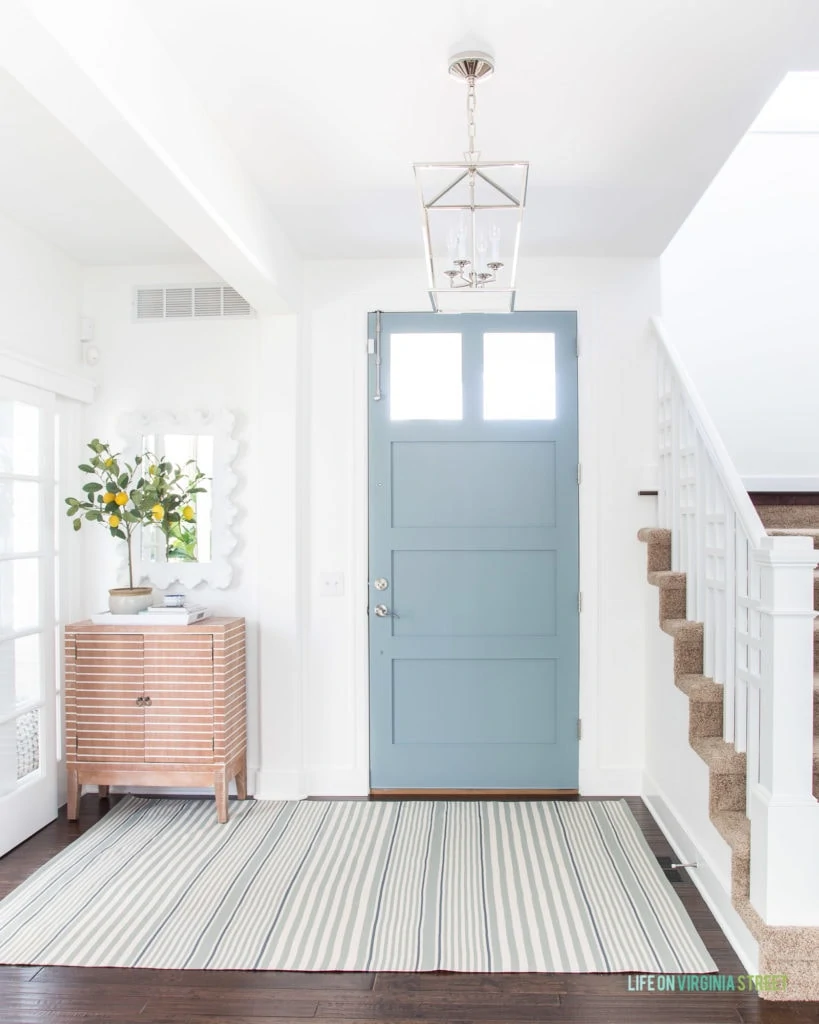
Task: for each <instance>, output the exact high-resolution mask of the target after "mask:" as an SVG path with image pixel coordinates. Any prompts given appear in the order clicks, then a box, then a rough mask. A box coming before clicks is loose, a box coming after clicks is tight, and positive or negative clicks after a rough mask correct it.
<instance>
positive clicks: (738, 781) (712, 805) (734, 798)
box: [708, 772, 745, 816]
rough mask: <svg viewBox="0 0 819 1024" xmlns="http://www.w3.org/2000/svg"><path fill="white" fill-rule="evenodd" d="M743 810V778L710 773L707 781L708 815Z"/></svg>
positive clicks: (742, 776)
mask: <svg viewBox="0 0 819 1024" xmlns="http://www.w3.org/2000/svg"><path fill="white" fill-rule="evenodd" d="M744 810H745V776H744V775H719V774H717V773H716V772H710V774H709V779H708V813H709V814H710V815H711V816H713V815H714V814H717V813H719V811H744Z"/></svg>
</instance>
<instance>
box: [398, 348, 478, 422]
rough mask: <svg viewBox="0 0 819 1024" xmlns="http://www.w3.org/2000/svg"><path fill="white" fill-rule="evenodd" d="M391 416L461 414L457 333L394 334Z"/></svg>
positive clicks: (410, 417)
mask: <svg viewBox="0 0 819 1024" xmlns="http://www.w3.org/2000/svg"><path fill="white" fill-rule="evenodd" d="M388 398H389V401H390V419H392V420H460V419H462V418H463V385H462V383H461V336H460V334H393V335H392V336H391V347H390V386H389V393H388Z"/></svg>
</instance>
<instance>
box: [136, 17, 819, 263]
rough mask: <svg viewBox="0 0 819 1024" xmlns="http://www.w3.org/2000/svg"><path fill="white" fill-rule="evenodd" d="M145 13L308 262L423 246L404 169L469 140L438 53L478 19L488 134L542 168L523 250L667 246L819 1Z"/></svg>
mask: <svg viewBox="0 0 819 1024" xmlns="http://www.w3.org/2000/svg"><path fill="white" fill-rule="evenodd" d="M141 8H142V10H143V12H144V13H145V15H146V17H147V18H148V19H149V21H150V24H151V26H152V28H153V30H154V31H155V33H156V34H157V36H158V37H159V39H160V40H161V42H162V43H163V44H164V46H165V48H166V50H167V52H168V53H169V54H170V55H171V56H172V57H173V58H174V60H175V61H176V62H177V64H178V66H179V67H180V69H181V70H182V72H183V73H184V74H185V75H186V77H187V78H188V80H189V81H190V82H191V84H193V85H194V87H195V88H196V90H197V91H198V92H199V94H200V95H201V96H202V97H203V98H204V99H205V101H206V103H207V106H208V108H209V110H210V112H211V114H212V116H213V118H214V119H215V120H216V122H217V124H218V126H219V128H220V129H221V131H222V132H223V134H224V136H225V137H226V138H227V139H228V140H229V142H230V144H231V145H232V147H233V149H234V151H235V152H236V154H237V155H238V157H239V158H240V160H241V161H242V163H243V164H244V165H245V167H246V168H247V169H248V171H249V172H250V173H251V174H252V176H253V177H254V178H255V179H256V181H257V183H258V185H259V187H260V188H261V190H262V192H263V193H264V195H265V196H266V197H267V199H268V201H269V202H270V204H271V205H272V207H273V209H274V211H275V214H276V216H277V217H278V219H279V220H280V222H281V224H282V226H283V227H284V229H285V230H286V231H287V232H288V233H289V234H290V235H291V238H292V239H293V241H294V242H295V244H296V245H297V247H298V248H299V249H300V250H301V251H302V252H303V253H305V254H306V255H309V256H312V257H345V256H349V257H381V256H401V255H418V254H419V252H420V229H419V223H420V219H419V212H418V208H417V204H416V200H415V194H414V185H413V176H412V170H411V164H412V162H413V161H421V160H446V159H452V158H454V159H460V158H461V152H462V150H463V149H465V148H466V146H465V127H464V101H465V92H464V86H463V84H460V83H457V82H456V81H454V80H452V79H450V78H449V77H448V75H447V74H446V58H447V57H448V55H449V53H450V52H451V49H452V46H453V43H457V41H458V40H459V39H460V38H463V37H464V36H465V34H467V33H473V34H477V37H478V38H482V39H483V40H484V41H485V44H486V46H487V47H488V48H490V49H491V51H492V52H493V53H494V54H495V57H496V59H497V72H496V74H495V76H494V78H492V79H490V80H489V81H488V82H485V83H483V84H482V85H480V86H479V92H478V141H479V148H480V149H481V150H482V152H483V154H484V157H485V158H486V159H528V160H529V161H530V162H531V171H530V191H529V197H528V204H527V213H526V216H525V219H524V232H523V243H522V250H521V251H522V254H525V253H528V254H532V255H535V254H536V255H582V256H586V255H624V256H632V255H646V254H659V253H660V252H661V251H662V250H663V249H664V247H665V246H666V244H667V243H668V241H669V240H670V238H671V237H672V235H673V234H674V232H675V231H676V229H677V228H678V227H679V225H680V223H681V222H682V220H683V219H684V218H685V216H686V215H687V214H688V212H689V211H690V209H691V208H692V206H693V205H694V203H695V202H696V200H697V199H698V198H699V196H700V195H701V194H702V193H703V191H704V190H705V188H706V186H707V185H708V183H709V181H710V180H711V179H712V178H713V176H714V175H715V174H716V172H717V170H718V169H719V167H720V166H721V165H722V164H723V163H724V161H725V159H726V158H727V156H728V154H729V153H730V151H731V150H732V149H733V147H734V145H735V144H736V142H737V141H738V140H739V138H740V137H741V136H742V134H743V133H744V131H745V130H746V129H747V127H748V126H749V125H750V124H751V122H752V121H753V119H754V117H755V116H756V114H757V113H758V111H759V110H760V109H761V107H762V106H763V104H764V102H765V100H766V99H767V97H768V96H769V95H770V94H771V92H772V91H773V89H774V88H775V86H776V85H777V83H778V81H779V80H780V78H781V77H782V75H783V74H784V73H785V71H786V70H788V69H789V68H792V67H799V66H803V64H804V62H805V61H808V66H815V67H819V25H818V24H817V20H816V16H817V14H819V4H817V3H816V0H718V2H709V0H617V2H613V0H477V2H472V3H470V2H469V0H461V2H456V0H412V2H407V0H348V2H347V3H338V2H337V0H324V2H322V0H300V2H298V3H294V2H292V0H291V2H288V3H283V2H281V0H141ZM809 28H816V29H817V31H815V32H810V31H808V30H809ZM803 47H804V49H803Z"/></svg>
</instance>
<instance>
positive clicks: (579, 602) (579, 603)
mask: <svg viewBox="0 0 819 1024" xmlns="http://www.w3.org/2000/svg"><path fill="white" fill-rule="evenodd" d="M577 610H578V612H582V611H583V591H582V590H580V591H578V594H577Z"/></svg>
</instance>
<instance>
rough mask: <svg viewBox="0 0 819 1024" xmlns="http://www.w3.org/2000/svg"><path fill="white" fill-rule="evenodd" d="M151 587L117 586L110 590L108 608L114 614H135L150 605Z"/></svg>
mask: <svg viewBox="0 0 819 1024" xmlns="http://www.w3.org/2000/svg"><path fill="white" fill-rule="evenodd" d="M152 595H153V590H152V589H151V588H150V587H115V588H114V589H113V590H109V591H108V610H109V611H110V612H111V614H112V615H135V614H136V613H137V612H141V611H142V610H143V609H144V608H148V607H150V604H151V597H152Z"/></svg>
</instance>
